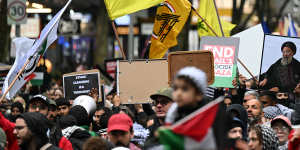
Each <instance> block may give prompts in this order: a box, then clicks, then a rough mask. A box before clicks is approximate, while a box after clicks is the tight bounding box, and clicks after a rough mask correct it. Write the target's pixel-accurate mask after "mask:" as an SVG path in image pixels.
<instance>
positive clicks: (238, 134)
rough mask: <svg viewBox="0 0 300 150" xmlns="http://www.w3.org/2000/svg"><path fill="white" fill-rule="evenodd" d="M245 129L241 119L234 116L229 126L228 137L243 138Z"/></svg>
mask: <svg viewBox="0 0 300 150" xmlns="http://www.w3.org/2000/svg"><path fill="white" fill-rule="evenodd" d="M244 130H245V128H244V126H243V123H242V121H241V120H240V119H238V118H236V117H233V118H232V120H231V123H230V126H229V131H228V138H230V139H243V133H244V132H243V131H244Z"/></svg>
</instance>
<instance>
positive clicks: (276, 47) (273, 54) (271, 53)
mask: <svg viewBox="0 0 300 150" xmlns="http://www.w3.org/2000/svg"><path fill="white" fill-rule="evenodd" d="M287 41H291V42H293V43H294V44H295V45H296V47H297V50H296V54H295V55H294V56H293V57H294V58H295V59H296V60H298V61H300V53H299V51H300V38H296V37H286V36H278V35H265V37H264V45H263V54H262V61H261V62H262V63H261V73H260V74H263V73H265V72H266V71H267V70H268V69H269V68H270V67H271V65H272V64H274V63H275V62H276V61H278V59H280V58H282V52H281V46H282V44H283V43H284V42H287Z"/></svg>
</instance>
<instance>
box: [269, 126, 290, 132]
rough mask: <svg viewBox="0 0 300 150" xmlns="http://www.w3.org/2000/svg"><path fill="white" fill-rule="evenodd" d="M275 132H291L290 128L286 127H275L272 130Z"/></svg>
mask: <svg viewBox="0 0 300 150" xmlns="http://www.w3.org/2000/svg"><path fill="white" fill-rule="evenodd" d="M272 129H273V130H274V131H275V132H279V131H289V128H288V127H286V126H281V127H280V126H278V127H273V128H272Z"/></svg>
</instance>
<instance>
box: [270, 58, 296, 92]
mask: <svg viewBox="0 0 300 150" xmlns="http://www.w3.org/2000/svg"><path fill="white" fill-rule="evenodd" d="M283 68H284V67H282V65H281V59H279V60H277V61H276V62H275V63H274V64H273V65H271V67H270V68H269V69H268V71H267V72H266V73H265V78H267V79H268V82H267V85H266V88H267V89H270V88H273V87H278V88H279V89H280V91H283V92H292V91H293V90H294V88H295V87H296V85H297V84H298V83H299V81H300V69H299V68H300V63H299V61H297V60H296V59H294V58H293V59H292V62H291V63H290V64H288V65H287V69H283ZM282 70H288V72H283V71H282Z"/></svg>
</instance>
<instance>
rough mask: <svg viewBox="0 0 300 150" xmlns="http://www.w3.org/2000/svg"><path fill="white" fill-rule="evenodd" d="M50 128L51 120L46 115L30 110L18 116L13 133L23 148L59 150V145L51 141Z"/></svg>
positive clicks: (25, 149)
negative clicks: (48, 134)
mask: <svg viewBox="0 0 300 150" xmlns="http://www.w3.org/2000/svg"><path fill="white" fill-rule="evenodd" d="M49 128H50V122H49V120H48V119H47V118H46V116H44V115H43V114H41V113H37V112H28V113H24V114H21V115H20V116H18V117H17V120H16V125H15V129H14V131H13V133H14V135H15V136H16V137H17V141H18V145H19V146H20V148H21V149H22V150H23V149H24V150H27V149H32V150H33V149H44V150H59V148H58V147H56V146H54V145H52V144H50V143H49V138H48V136H47V132H48V130H49Z"/></svg>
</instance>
